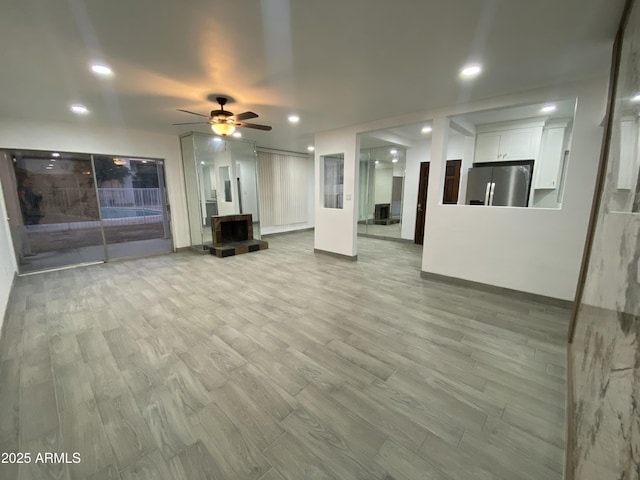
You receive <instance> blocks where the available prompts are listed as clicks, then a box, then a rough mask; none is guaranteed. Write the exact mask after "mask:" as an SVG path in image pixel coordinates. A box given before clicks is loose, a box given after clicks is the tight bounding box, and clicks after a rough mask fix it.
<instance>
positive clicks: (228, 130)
mask: <svg viewBox="0 0 640 480" xmlns="http://www.w3.org/2000/svg"><path fill="white" fill-rule="evenodd" d="M211 130H213V133H217V134H218V135H222V136H223V137H226V136H227V135H231V134H232V133H233V132H235V131H236V126H235V125H234V124H233V123H228V122H227V123H214V124H212V125H211Z"/></svg>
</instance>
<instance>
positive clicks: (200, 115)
mask: <svg viewBox="0 0 640 480" xmlns="http://www.w3.org/2000/svg"><path fill="white" fill-rule="evenodd" d="M176 110H178V111H179V112H184V113H190V114H191V115H198V116H199V117H204V118H209V115H202V114H201V113H196V112H190V111H189V110H182V109H181V108H177V109H176Z"/></svg>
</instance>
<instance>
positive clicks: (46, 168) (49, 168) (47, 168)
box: [44, 167, 53, 170]
mask: <svg viewBox="0 0 640 480" xmlns="http://www.w3.org/2000/svg"><path fill="white" fill-rule="evenodd" d="M44 168H45V170H51V169H52V168H53V167H44Z"/></svg>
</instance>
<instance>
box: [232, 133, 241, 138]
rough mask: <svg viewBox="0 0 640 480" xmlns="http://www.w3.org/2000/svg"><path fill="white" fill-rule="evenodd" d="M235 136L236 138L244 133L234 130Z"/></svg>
mask: <svg viewBox="0 0 640 480" xmlns="http://www.w3.org/2000/svg"><path fill="white" fill-rule="evenodd" d="M233 136H234V137H236V138H240V137H241V136H242V134H241V133H240V132H233Z"/></svg>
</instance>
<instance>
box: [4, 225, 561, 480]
mask: <svg viewBox="0 0 640 480" xmlns="http://www.w3.org/2000/svg"><path fill="white" fill-rule="evenodd" d="M269 241H270V249H269V250H265V251H260V252H255V253H250V254H246V255H240V256H236V257H230V258H225V259H219V258H215V257H211V256H199V255H196V254H192V253H183V254H173V255H165V256H159V257H151V258H145V259H139V260H132V261H123V262H115V263H109V264H105V265H97V266H90V267H85V268H78V269H73V270H65V271H59V272H52V273H46V274H39V275H32V276H28V277H20V278H18V280H17V284H16V286H15V289H14V291H13V294H12V297H11V300H10V305H9V310H8V317H7V318H6V320H5V326H4V329H3V335H2V338H1V340H0V357H1V360H2V362H1V363H0V452H31V455H32V457H31V458H32V463H30V464H23V465H20V466H17V465H8V464H0V478H2V479H3V480H5V479H13V478H20V479H24V480H27V479H29V480H32V479H40V478H55V479H85V478H86V479H92V480H94V479H122V480H129V479H154V480H155V479H160V480H163V479H185V480H197V479H230V480H231V479H255V480H259V479H263V480H276V479H280V480H281V479H290V480H306V479H337V480H349V479H386V480H390V479H396V480H410V479H460V480H463V479H464V480H469V479H473V480H484V479H504V480H517V479H528V480H544V479H553V480H556V479H557V480H559V479H561V478H562V464H563V451H564V416H565V412H564V404H565V353H564V351H565V349H564V342H565V330H566V322H567V318H568V312H567V311H565V310H562V309H559V308H555V307H549V306H543V305H539V304H536V303H532V302H527V301H522V300H517V299H513V298H509V297H508V296H500V295H495V294H489V293H483V292H479V291H474V290H469V289H465V288H460V287H453V286H448V285H443V284H438V283H434V282H429V281H425V280H422V279H421V278H420V275H419V274H420V257H421V252H420V247H417V246H415V245H411V244H402V243H397V242H385V241H382V240H377V239H371V238H359V239H358V243H359V255H358V258H359V261H358V262H349V261H345V260H342V259H336V258H333V257H330V256H326V255H320V254H314V253H312V250H313V234H312V233H310V232H305V233H297V234H289V235H282V236H277V237H271V238H270V239H269ZM38 452H40V453H44V452H66V453H67V454H68V455H69V460H70V461H72V457H71V456H72V454H73V452H79V453H80V457H81V462H80V463H77V464H74V463H68V464H60V463H57V464H41V463H39V464H35V463H34V460H35V458H36V457H35V455H36V454H37V453H38Z"/></svg>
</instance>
